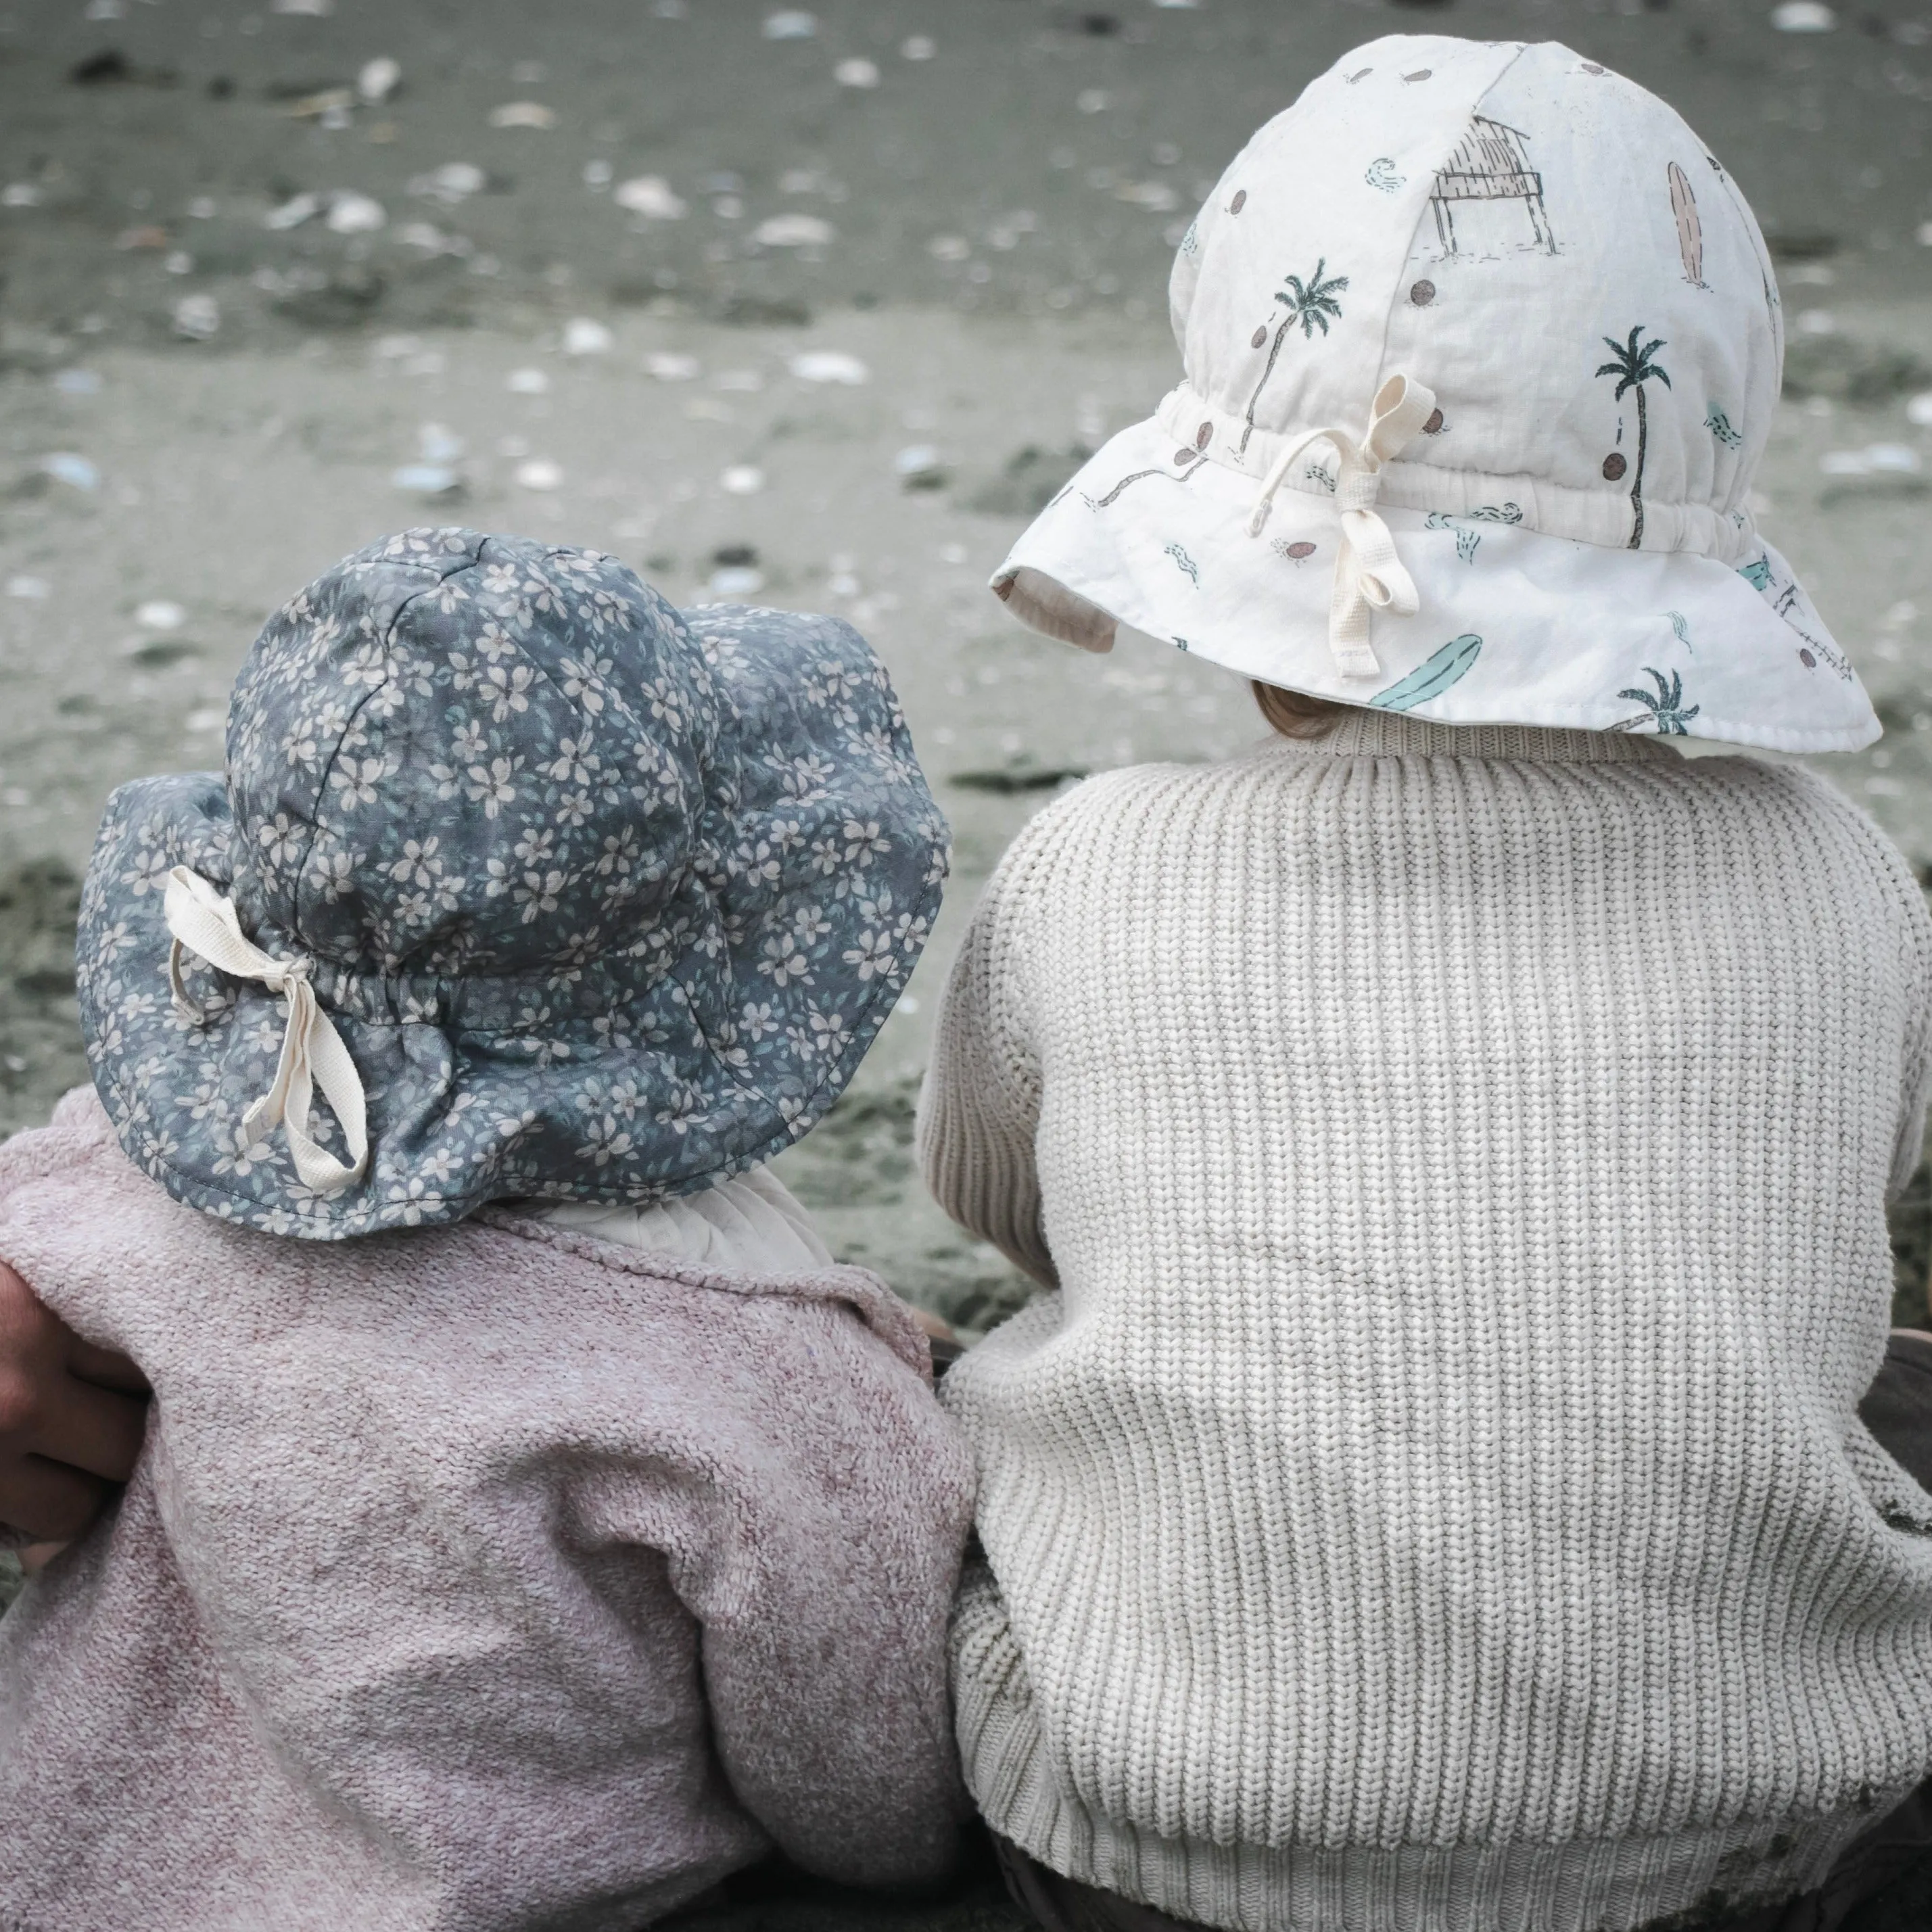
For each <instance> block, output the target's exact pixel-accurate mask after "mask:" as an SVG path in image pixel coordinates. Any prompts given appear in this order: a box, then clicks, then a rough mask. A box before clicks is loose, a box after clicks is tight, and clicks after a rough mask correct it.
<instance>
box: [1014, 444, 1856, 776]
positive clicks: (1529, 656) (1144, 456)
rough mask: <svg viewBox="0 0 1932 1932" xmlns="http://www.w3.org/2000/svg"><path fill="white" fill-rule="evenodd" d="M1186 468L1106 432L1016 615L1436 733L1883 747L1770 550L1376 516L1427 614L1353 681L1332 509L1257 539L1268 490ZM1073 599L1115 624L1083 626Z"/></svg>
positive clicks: (1293, 510)
mask: <svg viewBox="0 0 1932 1932" xmlns="http://www.w3.org/2000/svg"><path fill="white" fill-rule="evenodd" d="M1184 456H1189V457H1191V456H1192V452H1181V451H1178V450H1177V449H1176V448H1175V442H1174V438H1173V437H1172V434H1171V433H1170V432H1169V431H1167V430H1166V429H1164V428H1162V426H1161V425H1160V423H1159V422H1157V421H1155V420H1153V419H1150V420H1149V421H1148V422H1143V423H1140V424H1138V425H1136V426H1135V427H1134V428H1131V429H1129V430H1126V431H1123V432H1122V433H1121V434H1119V435H1118V436H1116V437H1114V438H1113V439H1112V440H1111V441H1110V442H1109V443H1107V444H1106V446H1105V447H1104V448H1103V449H1101V450H1100V452H1099V453H1098V454H1097V455H1095V456H1094V458H1091V460H1089V461H1088V463H1086V464H1085V466H1083V467H1082V469H1080V471H1079V473H1078V474H1077V475H1075V476H1074V478H1073V480H1072V481H1071V482H1070V483H1069V484H1067V487H1066V488H1065V489H1064V490H1062V491H1061V493H1060V494H1059V495H1058V496H1056V497H1055V499H1053V501H1052V502H1051V503H1049V505H1048V506H1047V508H1046V509H1045V510H1044V511H1042V512H1041V514H1040V516H1039V517H1037V519H1036V520H1035V521H1034V523H1033V524H1032V526H1031V527H1030V528H1029V529H1028V530H1027V531H1026V532H1025V535H1022V537H1021V538H1020V540H1019V542H1018V543H1017V544H1015V545H1014V547H1013V550H1012V552H1011V553H1010V555H1009V556H1008V557H1007V560H1006V562H1004V564H1002V565H1001V567H1000V568H999V569H998V571H995V574H994V576H993V579H992V586H993V588H994V589H995V591H996V592H998V593H999V594H1000V595H1001V596H1002V597H1003V598H1004V600H1005V601H1006V603H1007V608H1008V609H1009V610H1010V611H1012V612H1013V614H1014V615H1015V616H1018V617H1019V618H1020V619H1022V621H1023V622H1028V623H1030V624H1031V625H1032V626H1033V627H1034V628H1036V629H1037V630H1040V631H1043V632H1044V633H1046V634H1047V635H1049V636H1054V637H1062V638H1064V639H1067V640H1069V641H1073V642H1077V643H1082V644H1085V645H1086V646H1087V647H1088V648H1090V649H1092V648H1104V646H1105V643H1106V640H1107V624H1106V621H1105V620H1106V619H1112V620H1113V621H1115V622H1119V623H1124V624H1127V625H1132V626H1133V628H1135V629H1136V630H1138V631H1145V632H1147V633H1148V634H1150V635H1151V636H1154V637H1165V638H1166V639H1167V640H1169V642H1170V643H1173V644H1175V645H1176V646H1178V647H1179V648H1180V649H1183V650H1185V651H1188V652H1192V653H1193V655H1196V656H1199V657H1205V658H1209V659H1211V661H1214V663H1217V664H1223V665H1225V666H1226V667H1227V668H1228V669H1229V670H1235V671H1238V672H1239V673H1241V674H1242V675H1243V676H1247V677H1250V678H1258V679H1261V680H1262V682H1265V683H1268V684H1274V685H1283V686H1286V688H1289V689H1291V690H1295V691H1306V692H1308V693H1310V694H1313V695H1314V696H1316V697H1329V698H1334V699H1337V700H1340V701H1341V702H1343V703H1353V704H1364V705H1369V706H1376V707H1377V708H1381V709H1400V710H1409V711H1413V712H1415V714H1416V715H1418V717H1423V718H1433V719H1435V720H1436V721H1438V722H1440V723H1442V724H1535V725H1550V726H1557V727H1568V728H1570V729H1572V730H1643V731H1655V732H1660V733H1664V734H1666V735H1670V736H1688V737H1695V738H1713V739H1721V740H1723V741H1724V742H1728V743H1733V744H1743V745H1760V746H1763V747H1764V748H1766V749H1769V750H1772V751H1792V752H1819V751H1855V750H1856V749H1857V748H1858V747H1859V746H1861V745H1868V744H1870V742H1872V740H1873V739H1875V738H1876V737H1877V736H1879V732H1880V726H1879V721H1878V719H1877V718H1876V715H1875V714H1874V713H1873V709H1872V706H1871V701H1870V699H1869V698H1868V697H1867V695H1866V694H1865V691H1864V686H1863V685H1861V683H1860V682H1859V681H1858V676H1857V674H1856V673H1855V672H1854V671H1853V670H1852V667H1851V665H1850V664H1849V662H1848V661H1847V660H1846V657H1845V655H1844V653H1843V652H1842V651H1841V649H1839V648H1838V645H1837V643H1835V641H1834V640H1833V639H1832V635H1831V634H1830V632H1829V631H1828V630H1826V628H1825V625H1824V624H1823V622H1822V620H1821V619H1820V618H1819V616H1818V614H1817V611H1816V610H1815V609H1814V607H1813V606H1812V604H1811V600H1810V598H1808V597H1807V596H1806V595H1805V592H1804V590H1803V589H1802V586H1800V585H1799V583H1798V581H1797V580H1796V577H1795V575H1794V574H1793V572H1792V571H1791V568H1790V565H1788V564H1787V563H1786V562H1785V560H1784V558H1783V557H1782V556H1780V555H1779V554H1778V552H1777V551H1776V550H1774V549H1772V547H1770V546H1769V545H1768V544H1766V545H1763V546H1762V547H1761V550H1762V553H1761V554H1759V553H1756V552H1754V554H1753V556H1751V558H1750V559H1748V560H1747V562H1746V563H1745V565H1744V567H1743V568H1733V567H1732V566H1731V565H1728V564H1725V563H1723V562H1719V561H1718V560H1717V559H1714V558H1711V557H1708V556H1698V555H1694V554H1692V553H1688V552H1684V551H1675V552H1673V551H1663V550H1608V549H1605V548H1604V547H1601V546H1599V545H1597V544H1586V543H1580V542H1577V541H1572V540H1571V539H1569V538H1557V537H1549V536H1544V535H1541V534H1539V533H1538V532H1536V531H1535V530H1532V529H1527V528H1526V527H1524V526H1523V523H1521V522H1520V520H1517V519H1518V518H1519V517H1520V511H1517V507H1516V506H1515V505H1513V504H1496V505H1484V506H1483V508H1481V509H1480V510H1478V511H1475V512H1461V513H1457V514H1454V515H1453V516H1451V515H1446V514H1442V513H1439V512H1427V511H1421V510H1410V509H1400V508H1394V507H1388V508H1383V509H1382V511H1380V514H1381V515H1382V519H1383V520H1384V521H1385V523H1387V524H1388V527H1389V529H1390V531H1391V533H1392V534H1393V535H1394V539H1395V544H1396V548H1397V552H1398V553H1399V555H1400V557H1401V559H1402V561H1403V564H1404V565H1406V567H1407V568H1408V570H1409V574H1410V576H1411V577H1412V578H1413V579H1414V580H1415V586H1416V590H1417V593H1418V609H1417V610H1416V613H1415V615H1414V616H1409V617H1399V616H1389V615H1388V614H1386V613H1381V612H1378V613H1376V616H1375V618H1374V620H1373V646H1374V649H1375V653H1376V658H1378V660H1379V664H1380V667H1381V669H1380V673H1379V675H1378V676H1376V677H1374V678H1373V679H1361V678H1352V677H1345V676H1343V675H1341V673H1340V671H1339V670H1337V667H1336V664H1335V662H1334V656H1333V654H1332V652H1331V649H1330V646H1329V641H1328V613H1329V603H1330V597H1331V589H1332V585H1333V579H1334V565H1335V559H1336V554H1337V540H1338V538H1339V535H1340V520H1339V517H1338V515H1337V511H1336V509H1335V507H1334V502H1333V499H1332V498H1331V497H1330V496H1328V495H1325V494H1324V493H1321V491H1320V490H1319V485H1316V484H1314V483H1313V479H1312V478H1302V479H1298V487H1288V488H1283V490H1280V492H1279V493H1277V495H1276V496H1275V498H1274V503H1273V505H1272V508H1271V511H1270V512H1269V514H1268V517H1267V518H1266V520H1265V522H1264V523H1263V525H1262V529H1261V531H1260V532H1259V535H1253V536H1251V535H1250V534H1249V522H1250V516H1251V514H1252V512H1253V509H1254V506H1255V501H1256V493H1257V490H1258V487H1259V486H1258V484H1257V483H1256V480H1255V478H1253V477H1251V476H1247V475H1243V474H1241V472H1238V471H1237V470H1235V469H1230V468H1228V467H1226V466H1223V465H1222V464H1220V463H1217V462H1216V461H1214V459H1213V458H1212V457H1211V456H1210V457H1203V458H1193V460H1180V459H1181V458H1183V457H1184ZM1315 464H1316V457H1315V455H1314V454H1313V452H1311V455H1310V466H1311V469H1312V468H1313V466H1315ZM1031 572H1037V573H1038V574H1039V577H1041V578H1044V579H1046V580H1048V583H1047V585H1040V584H1038V583H1037V580H1035V579H1033V578H1031V577H1029V576H1028V574H1027V573H1031ZM1048 586H1053V587H1054V588H1053V589H1052V590H1051V591H1049V588H1048ZM1069 592H1070V593H1072V596H1073V598H1075V599H1077V600H1080V601H1082V602H1084V603H1085V604H1087V605H1089V606H1091V607H1094V610H1097V611H1098V612H1099V613H1104V617H1103V618H1101V619H1097V618H1096V617H1094V616H1093V615H1092V614H1091V613H1086V614H1084V615H1083V614H1082V612H1081V611H1080V610H1079V607H1078V604H1070V602H1069V601H1067V596H1066V595H1065V593H1069Z"/></svg>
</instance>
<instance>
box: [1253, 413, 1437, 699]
mask: <svg viewBox="0 0 1932 1932" xmlns="http://www.w3.org/2000/svg"><path fill="white" fill-rule="evenodd" d="M1435 408H1436V398H1435V395H1434V393H1433V392H1432V391H1430V390H1429V389H1425V388H1424V386H1422V384H1421V383H1418V382H1416V381H1415V380H1413V379H1412V377H1407V376H1391V377H1390V378H1389V379H1388V381H1387V382H1386V383H1384V384H1383V385H1382V388H1381V389H1379V391H1378V392H1376V400H1375V404H1374V407H1373V410H1371V412H1370V419H1369V433H1368V434H1367V436H1365V437H1364V438H1363V439H1362V440H1361V443H1352V442H1351V441H1350V440H1349V434H1348V432H1347V431H1346V430H1340V429H1334V428H1322V429H1312V430H1310V431H1307V433H1306V434H1304V435H1301V436H1298V437H1296V438H1295V440H1293V441H1292V443H1289V445H1288V446H1287V447H1286V449H1283V451H1282V452H1281V454H1280V455H1278V456H1277V458H1275V460H1274V462H1273V463H1271V465H1270V466H1269V468H1268V475H1267V476H1266V478H1265V479H1264V480H1263V481H1262V487H1261V492H1260V494H1259V495H1258V496H1256V499H1255V507H1254V512H1253V514H1252V515H1251V516H1250V517H1249V518H1248V534H1249V535H1250V536H1251V537H1258V536H1259V535H1261V533H1262V525H1263V524H1264V523H1266V522H1267V521H1268V510H1269V508H1270V506H1271V505H1272V504H1273V503H1274V497H1275V492H1276V491H1277V490H1279V489H1280V487H1281V486H1282V484H1283V482H1284V481H1286V478H1287V476H1288V472H1289V466H1291V465H1292V463H1294V461H1295V459H1296V458H1298V456H1300V455H1301V453H1302V452H1303V451H1304V450H1305V449H1307V447H1308V446H1309V445H1310V443H1333V444H1334V446H1335V449H1336V450H1337V453H1338V454H1339V455H1340V458H1341V473H1340V475H1338V476H1337V478H1336V481H1335V505H1336V508H1337V509H1338V510H1340V512H1341V514H1342V541H1341V545H1340V549H1339V550H1338V552H1337V556H1336V559H1335V579H1334V591H1333V592H1332V594H1331V596H1330V598H1329V601H1328V648H1329V650H1330V651H1331V653H1332V654H1333V655H1334V660H1335V668H1336V669H1337V670H1338V671H1340V673H1341V674H1342V675H1343V676H1344V677H1373V676H1376V674H1377V673H1379V670H1380V669H1381V666H1380V665H1379V664H1377V663H1376V654H1375V652H1374V650H1373V649H1372V648H1371V646H1370V643H1369V613H1370V611H1371V610H1392V611H1394V613H1395V614H1396V615H1397V616H1399V617H1412V616H1415V612H1416V607H1417V604H1418V598H1417V596H1416V590H1415V579H1414V578H1413V577H1411V576H1410V575H1409V571H1408V570H1407V568H1406V567H1405V566H1404V565H1403V561H1402V559H1401V558H1400V557H1399V556H1397V554H1396V549H1395V538H1394V537H1393V536H1392V535H1391V534H1390V532H1389V526H1388V524H1386V523H1384V522H1383V521H1382V518H1381V517H1380V516H1379V514H1377V512H1376V501H1377V499H1378V498H1379V496H1380V495H1381V493H1382V465H1383V464H1384V463H1386V462H1388V461H1389V460H1391V458H1394V457H1396V456H1398V455H1400V454H1401V453H1402V452H1403V450H1404V449H1406V448H1407V447H1408V446H1409V444H1410V443H1412V442H1413V441H1414V440H1415V438H1416V437H1417V436H1418V435H1419V434H1421V430H1422V426H1423V425H1424V423H1426V422H1427V421H1428V420H1429V419H1430V416H1431V415H1432V414H1433V413H1434V410H1435Z"/></svg>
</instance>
